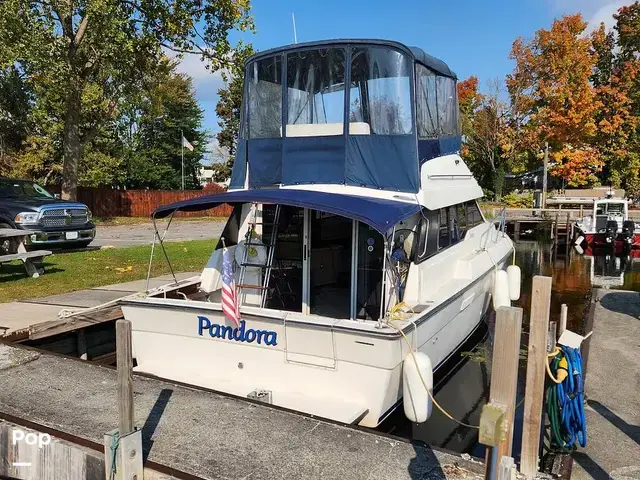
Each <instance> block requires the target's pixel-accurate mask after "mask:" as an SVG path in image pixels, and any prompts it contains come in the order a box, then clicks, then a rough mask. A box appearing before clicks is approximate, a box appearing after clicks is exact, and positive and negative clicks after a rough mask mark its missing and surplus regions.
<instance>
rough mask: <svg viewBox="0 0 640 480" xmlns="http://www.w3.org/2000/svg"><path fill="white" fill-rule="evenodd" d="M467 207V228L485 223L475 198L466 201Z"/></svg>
mask: <svg viewBox="0 0 640 480" xmlns="http://www.w3.org/2000/svg"><path fill="white" fill-rule="evenodd" d="M465 208H466V210H467V229H470V228H473V227H476V226H478V225H480V224H481V223H484V220H483V219H482V213H481V212H480V208H478V202H476V201H475V200H469V201H468V202H467V203H466V205H465Z"/></svg>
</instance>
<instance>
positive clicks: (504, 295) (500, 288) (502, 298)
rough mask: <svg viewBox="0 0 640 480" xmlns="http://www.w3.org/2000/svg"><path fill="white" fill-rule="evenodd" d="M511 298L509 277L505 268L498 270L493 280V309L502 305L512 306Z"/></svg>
mask: <svg viewBox="0 0 640 480" xmlns="http://www.w3.org/2000/svg"><path fill="white" fill-rule="evenodd" d="M510 306H511V301H510V300H509V277H508V275H507V272H505V271H504V270H498V271H497V272H496V276H495V278H494V280H493V309H494V310H496V311H497V310H498V308H500V307H510Z"/></svg>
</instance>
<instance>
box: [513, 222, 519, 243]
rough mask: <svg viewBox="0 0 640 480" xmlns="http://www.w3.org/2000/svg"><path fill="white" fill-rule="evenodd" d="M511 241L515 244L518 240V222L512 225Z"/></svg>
mask: <svg viewBox="0 0 640 480" xmlns="http://www.w3.org/2000/svg"><path fill="white" fill-rule="evenodd" d="M513 239H514V240H515V241H516V242H517V241H518V240H520V222H518V221H516V222H515V223H514V224H513Z"/></svg>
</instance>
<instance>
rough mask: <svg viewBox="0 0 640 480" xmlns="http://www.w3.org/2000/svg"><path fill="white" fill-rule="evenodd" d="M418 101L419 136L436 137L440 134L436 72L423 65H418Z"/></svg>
mask: <svg viewBox="0 0 640 480" xmlns="http://www.w3.org/2000/svg"><path fill="white" fill-rule="evenodd" d="M416 103H417V110H416V116H417V123H418V137H420V138H436V137H437V136H438V110H437V108H438V107H437V103H436V74H435V73H433V72H432V71H431V70H429V69H428V68H426V67H423V66H422V65H416Z"/></svg>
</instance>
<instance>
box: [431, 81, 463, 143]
mask: <svg viewBox="0 0 640 480" xmlns="http://www.w3.org/2000/svg"><path fill="white" fill-rule="evenodd" d="M436 81H437V92H438V96H437V98H438V130H439V133H440V135H445V136H446V135H457V134H458V118H457V115H456V112H457V110H458V101H457V96H456V82H455V80H453V78H449V77H440V76H438V77H436Z"/></svg>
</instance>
